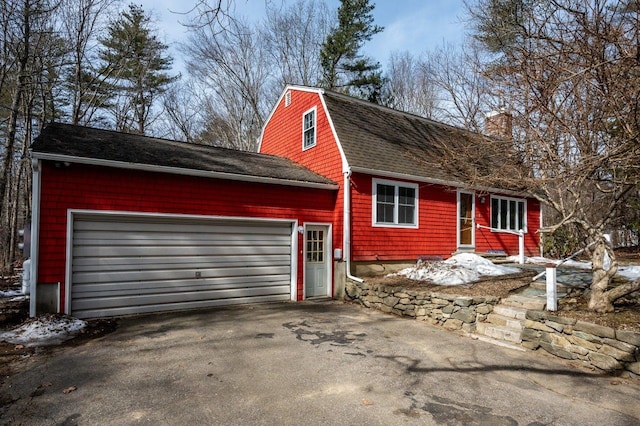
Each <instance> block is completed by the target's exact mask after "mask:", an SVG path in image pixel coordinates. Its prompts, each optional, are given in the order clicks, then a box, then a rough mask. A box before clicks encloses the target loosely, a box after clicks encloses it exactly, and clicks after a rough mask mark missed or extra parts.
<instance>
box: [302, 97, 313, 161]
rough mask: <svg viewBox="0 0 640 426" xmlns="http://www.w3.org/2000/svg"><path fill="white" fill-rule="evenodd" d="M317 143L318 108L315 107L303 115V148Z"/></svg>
mask: <svg viewBox="0 0 640 426" xmlns="http://www.w3.org/2000/svg"><path fill="white" fill-rule="evenodd" d="M315 145H316V109H315V108H313V109H311V110H309V111H307V112H305V113H304V115H303V116H302V150H303V151H304V150H305V149H309V148H311V147H313V146H315Z"/></svg>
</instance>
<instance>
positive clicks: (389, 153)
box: [260, 86, 540, 275]
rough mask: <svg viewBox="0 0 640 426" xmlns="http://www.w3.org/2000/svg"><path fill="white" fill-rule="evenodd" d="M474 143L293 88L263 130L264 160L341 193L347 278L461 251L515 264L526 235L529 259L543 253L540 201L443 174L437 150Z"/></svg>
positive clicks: (430, 124) (463, 135) (452, 131)
mask: <svg viewBox="0 0 640 426" xmlns="http://www.w3.org/2000/svg"><path fill="white" fill-rule="evenodd" d="M478 137H482V136H481V135H478V134H475V133H471V132H468V131H466V130H463V129H460V128H456V127H452V126H448V125H445V124H442V123H438V122H435V121H432V120H428V119H426V118H422V117H418V116H415V115H412V114H408V113H403V112H399V111H396V110H392V109H389V108H385V107H381V106H379V105H375V104H372V103H368V102H365V101H362V100H359V99H355V98H352V97H349V96H345V95H342V94H338V93H333V92H330V91H325V90H322V89H316V88H308V87H299V86H289V87H287V88H286V89H285V91H284V92H283V94H282V95H281V97H280V99H279V101H278V103H277V104H276V106H275V108H274V109H273V111H272V113H271V115H270V117H269V119H268V120H267V123H266V124H265V126H264V128H263V132H262V138H261V143H260V152H261V153H265V154H273V155H279V156H283V157H287V158H290V159H292V160H293V161H295V162H296V163H299V164H302V165H304V166H305V167H307V168H309V169H310V170H313V171H315V172H317V173H318V174H321V175H323V176H325V177H327V178H329V179H331V180H332V181H335V182H339V183H340V188H339V190H338V194H337V202H336V208H335V210H334V212H333V223H334V227H333V241H334V242H335V244H341V245H342V247H343V249H344V259H345V260H346V261H347V266H346V270H347V272H348V273H353V274H356V275H358V274H360V273H365V272H367V271H368V270H371V268H372V267H374V268H376V269H377V270H383V269H384V270H389V269H390V268H389V266H390V265H392V264H398V266H399V265H400V264H402V265H404V264H407V263H412V264H413V263H415V261H416V259H418V258H420V257H442V258H447V257H449V256H451V255H452V254H453V253H456V252H460V251H474V252H484V253H487V252H500V253H502V252H504V253H506V254H509V255H517V254H519V244H520V242H519V235H518V233H519V231H520V230H522V231H523V233H524V252H525V254H526V255H528V256H531V255H535V254H537V253H539V237H538V235H537V230H538V228H539V227H540V204H539V202H538V201H537V200H534V199H531V198H526V197H525V196H523V195H521V194H519V193H517V192H513V191H508V190H500V191H487V190H483V191H474V190H470V189H468V188H469V185H465V183H464V182H461V181H460V180H458V179H456V178H455V177H454V176H451V175H449V174H448V173H447V172H446V171H445V170H444V169H443V168H442V167H439V166H438V164H439V159H438V157H437V152H435V151H434V149H433V145H434V144H433V142H434V141H436V140H439V141H445V142H447V141H451V142H455V143H464V144H472V143H474V139H477V138H478ZM351 262H352V263H353V265H351V264H350V263H351ZM374 265H379V266H374ZM391 269H392V268H391Z"/></svg>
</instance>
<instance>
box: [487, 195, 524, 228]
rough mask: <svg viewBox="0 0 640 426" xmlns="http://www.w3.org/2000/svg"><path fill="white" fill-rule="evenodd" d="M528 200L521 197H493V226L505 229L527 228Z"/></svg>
mask: <svg viewBox="0 0 640 426" xmlns="http://www.w3.org/2000/svg"><path fill="white" fill-rule="evenodd" d="M526 212H527V205H526V201H525V200H522V199H519V198H507V197H495V196H492V197H491V227H492V228H494V229H501V230H505V231H519V230H521V229H522V230H523V231H526V230H527V215H526Z"/></svg>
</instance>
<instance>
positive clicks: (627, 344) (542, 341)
mask: <svg viewBox="0 0 640 426" xmlns="http://www.w3.org/2000/svg"><path fill="white" fill-rule="evenodd" d="M522 346H524V347H526V348H529V349H534V350H535V349H538V348H542V349H544V350H545V351H547V352H549V353H550V354H552V355H555V356H557V357H560V358H564V359H571V360H580V361H583V362H584V363H586V364H588V365H591V366H593V367H596V368H598V369H600V370H604V371H616V370H627V371H629V372H631V373H634V374H640V333H636V332H633V331H626V330H615V329H613V328H611V327H605V326H601V325H597V324H591V323H588V322H584V321H579V320H576V319H573V318H565V317H561V316H558V315H556V314H553V313H550V312H546V311H527V319H526V320H525V322H524V329H523V331H522Z"/></svg>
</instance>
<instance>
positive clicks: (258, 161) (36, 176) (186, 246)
mask: <svg viewBox="0 0 640 426" xmlns="http://www.w3.org/2000/svg"><path fill="white" fill-rule="evenodd" d="M32 149H33V152H32V157H33V170H34V173H33V202H32V205H33V217H32V233H31V234H32V240H31V241H32V253H31V254H32V258H31V267H32V275H31V280H32V281H31V295H32V297H31V311H30V314H31V316H35V315H38V314H40V313H45V312H64V313H66V314H70V315H73V316H75V317H80V318H96V317H107V316H119V315H130V314H140V313H149V312H162V311H170V310H183V309H191V308H203V307H213V306H223V305H233V304H242V303H254V302H278V301H287V300H302V299H304V298H305V297H326V296H330V295H332V294H333V293H332V292H333V263H332V262H330V259H331V256H330V254H331V253H332V252H333V247H332V246H331V238H330V236H327V237H326V242H327V244H326V245H323V246H322V247H323V250H324V251H323V254H322V256H321V258H322V259H327V260H325V261H324V263H323V264H321V265H320V267H321V268H324V269H322V270H321V271H320V272H321V273H320V274H316V275H317V276H320V277H321V279H320V280H317V279H316V280H313V282H312V283H311V284H309V285H308V286H307V281H308V280H309V281H311V278H312V277H309V279H307V274H306V269H305V266H306V262H307V261H306V258H307V256H306V252H305V250H306V249H305V247H306V246H307V244H306V243H307V241H306V238H307V234H308V232H305V231H306V230H307V229H321V230H324V231H323V232H324V233H328V232H329V230H331V229H333V228H332V226H333V220H334V209H335V205H336V199H337V189H338V185H337V184H336V183H335V182H333V181H331V180H329V179H327V178H325V177H323V176H320V175H318V174H316V173H314V172H312V171H310V170H308V169H306V168H304V167H302V166H301V165H299V164H297V163H295V162H293V161H291V160H289V159H286V158H282V157H276V156H272V155H264V154H257V153H254V152H241V151H236V150H230V149H224V148H218V147H212V146H203V145H193V144H188V143H184V142H177V141H171V140H166V139H157V138H150V137H145V136H140V135H131V134H124V133H119V132H113V131H107V130H100V129H92V128H87V127H80V126H72V125H66V124H59V123H53V124H50V125H48V126H47V127H46V128H45V129H43V131H42V132H41V134H40V135H39V136H38V138H37V139H36V141H35V142H34V144H33V145H32ZM316 263H317V262H316ZM317 266H318V265H315V264H314V267H317ZM314 277H315V275H314ZM307 288H313V291H308V292H307ZM307 293H308V296H307Z"/></svg>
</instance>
